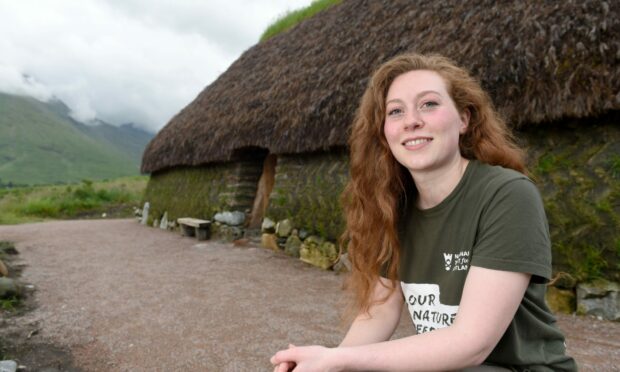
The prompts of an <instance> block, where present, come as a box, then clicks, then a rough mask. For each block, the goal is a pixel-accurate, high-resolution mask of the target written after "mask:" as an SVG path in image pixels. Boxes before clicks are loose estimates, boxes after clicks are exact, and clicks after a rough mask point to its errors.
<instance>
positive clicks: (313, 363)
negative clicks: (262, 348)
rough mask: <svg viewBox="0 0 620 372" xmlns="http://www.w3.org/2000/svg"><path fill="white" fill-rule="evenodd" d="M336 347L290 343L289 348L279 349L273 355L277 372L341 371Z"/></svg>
mask: <svg viewBox="0 0 620 372" xmlns="http://www.w3.org/2000/svg"><path fill="white" fill-rule="evenodd" d="M335 353H336V349H329V348H326V347H323V346H303V347H295V346H293V345H289V348H288V349H287V350H281V351H278V352H277V353H276V354H275V355H274V356H273V357H271V364H273V365H275V366H276V369H275V372H288V371H290V370H293V371H295V372H315V371H321V372H323V371H326V372H331V371H339V370H340V369H339V367H338V366H337V365H336V364H337V363H336V362H337V359H336V358H335Z"/></svg>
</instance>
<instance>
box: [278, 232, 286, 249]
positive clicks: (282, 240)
mask: <svg viewBox="0 0 620 372" xmlns="http://www.w3.org/2000/svg"><path fill="white" fill-rule="evenodd" d="M286 239H287V238H281V237H279V236H278V235H277V234H276V242H277V243H278V247H279V248H280V249H282V250H283V249H284V246H286Z"/></svg>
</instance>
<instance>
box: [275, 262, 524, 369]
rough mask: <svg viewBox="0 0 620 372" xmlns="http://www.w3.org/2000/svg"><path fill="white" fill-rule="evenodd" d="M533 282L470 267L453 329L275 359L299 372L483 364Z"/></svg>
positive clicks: (284, 353) (288, 352)
mask: <svg viewBox="0 0 620 372" xmlns="http://www.w3.org/2000/svg"><path fill="white" fill-rule="evenodd" d="M529 280H530V275H529V274H523V273H515V272H508V271H499V270H491V269H485V268H480V267H471V269H470V270H469V273H468V275H467V279H466V281H465V287H464V289H463V295H462V298H461V303H460V306H459V312H458V315H457V317H456V319H455V321H454V323H453V324H452V325H451V326H450V327H447V328H443V329H438V330H435V331H432V332H428V333H424V334H421V335H415V336H410V337H406V338H402V339H399V340H393V341H386V342H380V343H375V344H370V345H362V346H352V347H340V348H334V349H327V348H323V347H320V346H310V347H296V348H291V349H289V350H284V351H280V352H278V353H277V354H276V355H275V356H274V357H273V358H272V362H273V363H275V364H277V363H281V362H283V361H291V362H294V363H296V364H297V367H296V368H295V371H296V372H303V371H341V370H389V371H399V370H405V371H445V370H454V369H460V368H465V367H469V366H473V365H479V364H481V363H482V362H484V360H485V359H486V358H487V356H488V355H489V354H490V353H491V351H492V350H493V348H494V347H495V345H496V344H497V342H499V340H500V338H501V337H502V335H503V334H504V332H505V331H506V328H507V327H508V325H509V324H510V321H511V320H512V319H513V317H514V314H515V312H516V311H517V308H518V306H519V303H520V302H521V300H522V298H523V295H524V293H525V290H526V289H527V286H528V283H529Z"/></svg>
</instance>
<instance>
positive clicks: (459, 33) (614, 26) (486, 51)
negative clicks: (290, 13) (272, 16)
mask: <svg viewBox="0 0 620 372" xmlns="http://www.w3.org/2000/svg"><path fill="white" fill-rule="evenodd" d="M404 51H417V52H438V53H441V54H444V55H447V56H449V57H451V58H453V59H455V60H456V61H457V62H458V63H460V64H462V65H464V66H466V67H467V68H469V69H470V70H471V71H472V72H473V74H474V75H476V76H478V77H479V79H480V80H481V82H482V85H483V86H484V87H485V88H486V89H487V90H488V91H489V92H490V93H491V96H492V97H493V99H494V101H495V103H496V105H497V107H498V108H499V110H500V111H501V112H502V113H503V114H504V115H505V117H506V118H507V119H508V121H509V123H510V124H511V125H513V126H515V127H519V126H522V125H524V124H527V125H533V124H536V123H541V122H545V121H552V120H559V119H562V118H565V117H584V116H595V115H598V114H601V113H604V112H606V111H609V110H618V109H619V108H620V7H618V6H610V5H609V3H608V2H604V1H594V0H583V1H571V0H557V1H551V0H550V1H544V2H540V1H536V0H531V1H496V0H471V1H458V0H437V1H432V2H426V1H412V0H399V1H397V0H390V1H384V2H379V1H374V0H368V1H361V0H349V1H347V0H345V1H343V2H342V3H341V4H340V5H336V6H334V7H332V8H329V9H327V10H325V11H323V12H321V13H319V14H318V15H317V16H315V17H313V18H310V19H308V20H306V21H304V22H302V23H300V24H299V25H298V26H296V27H294V28H293V29H292V30H290V31H288V32H286V33H284V34H281V35H278V36H276V37H273V38H272V39H269V40H268V41H266V42H264V43H260V44H258V45H256V46H254V47H252V48H250V49H249V50H247V51H246V52H245V53H244V54H243V55H242V56H241V57H240V58H239V59H238V60H237V61H236V62H235V63H233V64H232V66H231V67H230V68H229V69H228V70H227V71H226V72H225V73H223V74H222V75H221V76H220V77H219V78H218V79H217V80H216V81H215V82H214V83H213V84H211V85H210V86H208V87H207V88H206V89H205V90H203V91H202V93H200V95H198V97H197V98H196V99H195V100H194V101H193V102H192V103H191V104H189V105H188V106H187V107H185V108H184V109H183V110H181V112H179V113H178V114H177V115H176V116H175V117H174V118H172V120H170V122H169V123H168V124H167V125H166V126H165V127H164V128H163V129H162V130H161V131H160V132H159V134H158V135H157V136H156V137H155V138H154V139H153V140H152V141H151V143H150V144H149V146H148V147H147V149H146V151H145V153H144V158H143V163H142V171H143V172H154V171H157V170H161V169H166V168H170V167H174V166H180V165H198V164H204V163H209V162H218V161H228V160H231V158H234V156H235V154H237V153H238V152H239V149H243V148H246V147H261V148H265V149H268V150H269V151H270V152H272V153H276V154H282V153H299V152H310V151H317V150H323V149H328V148H331V147H334V146H344V145H346V141H347V131H348V128H349V125H350V123H351V120H352V118H353V114H354V112H355V109H356V107H357V105H358V103H359V99H360V97H361V95H362V93H363V91H364V88H365V86H366V83H367V81H368V76H369V74H370V73H371V72H372V70H373V69H374V68H376V67H377V66H378V65H379V64H381V63H382V62H384V61H386V60H387V59H389V58H391V57H392V56H394V55H397V54H399V53H402V52H404Z"/></svg>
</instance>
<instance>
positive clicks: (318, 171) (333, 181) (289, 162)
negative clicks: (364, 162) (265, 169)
mask: <svg viewBox="0 0 620 372" xmlns="http://www.w3.org/2000/svg"><path fill="white" fill-rule="evenodd" d="M348 166H349V163H348V156H347V154H346V152H345V151H344V149H343V150H340V151H334V152H329V153H316V154H301V155H282V156H279V157H278V164H277V166H276V176H275V184H274V188H273V191H272V192H271V195H270V197H269V206H268V208H267V216H268V217H269V218H271V219H272V220H273V221H281V220H284V219H289V220H291V221H293V223H294V225H295V226H296V227H299V228H304V229H306V230H308V231H311V232H312V233H313V234H317V235H319V236H321V237H323V238H328V239H330V240H335V239H337V238H338V237H339V235H340V234H341V233H342V230H343V229H344V221H343V218H342V209H341V206H340V194H341V193H342V190H343V189H344V186H345V184H346V182H347V180H348V177H349V176H348Z"/></svg>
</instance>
